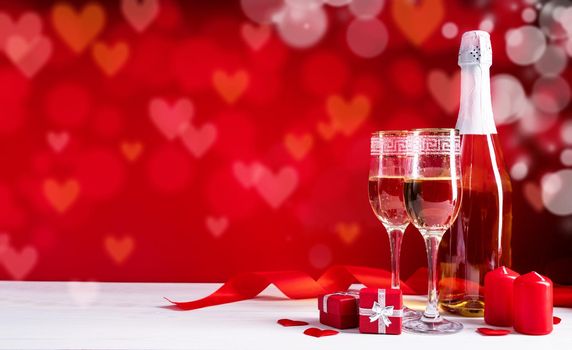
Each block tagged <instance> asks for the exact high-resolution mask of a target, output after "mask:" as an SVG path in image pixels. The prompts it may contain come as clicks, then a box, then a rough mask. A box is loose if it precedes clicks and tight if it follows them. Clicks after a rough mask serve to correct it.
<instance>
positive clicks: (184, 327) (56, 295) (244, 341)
mask: <svg viewBox="0 0 572 350" xmlns="http://www.w3.org/2000/svg"><path fill="white" fill-rule="evenodd" d="M218 286H219V285H218V284H173V283H94V282H89V283H79V282H0V348H1V349H86V348H87V349H264V350H270V349H289V350H292V349H295V350H300V349H351V350H355V349H424V350H437V349H455V348H457V349H463V350H466V349H480V350H483V349H486V350H491V349H505V350H506V349H519V350H520V349H525V348H526V349H542V350H544V349H557V348H558V349H571V348H572V309H563V308H556V309H555V312H554V314H555V315H557V316H559V317H561V318H562V323H561V324H560V325H556V326H555V329H554V332H553V333H552V334H550V335H548V336H540V337H538V336H536V337H535V336H523V335H518V334H509V335H508V336H503V337H484V336H481V335H479V334H478V333H476V332H475V329H476V328H478V327H482V326H484V323H483V321H482V319H467V318H461V319H460V320H461V321H462V322H463V324H464V325H465V329H464V331H463V332H462V333H460V334H455V335H447V336H422V335H413V334H406V333H404V334H402V335H401V336H390V335H365V334H359V333H358V331H357V330H347V331H341V333H340V334H338V335H335V336H331V337H323V338H313V337H310V336H307V335H304V334H303V333H302V332H303V331H304V329H306V328H307V327H289V328H286V327H282V326H280V325H278V324H276V321H277V320H278V319H280V318H290V319H295V320H304V321H307V322H309V323H310V326H316V327H320V328H327V327H325V326H323V325H320V323H319V322H318V320H317V315H318V312H317V309H316V301H315V300H313V299H312V300H287V299H284V297H283V296H282V295H281V293H280V292H279V291H278V290H277V289H275V288H274V287H270V288H268V289H267V290H266V291H265V292H264V293H263V296H262V297H259V298H257V299H255V300H247V301H243V302H239V303H234V304H227V305H220V306H215V307H210V308H205V309H200V310H195V311H175V310H173V309H170V308H166V307H165V306H167V302H166V301H165V300H164V299H163V298H162V297H163V296H168V297H171V298H173V299H174V300H188V299H193V298H199V297H202V296H205V295H207V294H209V293H210V292H212V291H214V290H215V289H216V288H217V287H218ZM422 303H423V298H419V297H406V304H407V305H408V306H410V307H413V308H420V307H421V305H422ZM451 318H454V317H451Z"/></svg>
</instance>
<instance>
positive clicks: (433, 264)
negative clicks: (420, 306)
mask: <svg viewBox="0 0 572 350" xmlns="http://www.w3.org/2000/svg"><path fill="white" fill-rule="evenodd" d="M441 236H442V234H441V232H427V234H426V235H425V247H426V249H427V267H428V269H429V271H428V272H429V286H428V295H427V299H428V300H427V307H426V308H425V312H424V313H423V321H425V322H436V321H439V319H440V316H439V309H438V304H437V303H438V302H439V294H438V292H437V252H438V250H439V243H440V242H441Z"/></svg>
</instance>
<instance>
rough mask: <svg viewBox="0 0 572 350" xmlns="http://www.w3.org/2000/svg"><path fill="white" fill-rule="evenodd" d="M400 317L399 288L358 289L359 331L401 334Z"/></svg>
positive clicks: (401, 308) (400, 298) (401, 303)
mask: <svg viewBox="0 0 572 350" xmlns="http://www.w3.org/2000/svg"><path fill="white" fill-rule="evenodd" d="M402 319H403V297H402V294H401V290H399V289H377V288H363V289H362V290H361V291H360V293H359V331H360V333H375V334H401V324H402Z"/></svg>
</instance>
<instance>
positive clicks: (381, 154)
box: [368, 130, 420, 318]
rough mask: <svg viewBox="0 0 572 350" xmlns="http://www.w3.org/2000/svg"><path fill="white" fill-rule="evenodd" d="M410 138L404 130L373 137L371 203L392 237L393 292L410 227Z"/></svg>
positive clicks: (410, 314) (411, 314)
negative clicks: (407, 186)
mask: <svg viewBox="0 0 572 350" xmlns="http://www.w3.org/2000/svg"><path fill="white" fill-rule="evenodd" d="M408 134H409V132H408V131H404V130H391V131H378V132H375V133H373V134H372V137H371V151H370V155H371V161H370V168H369V187H368V192H369V203H370V205H371V208H372V209H373V212H374V214H375V216H377V218H378V219H379V221H381V223H382V224H383V226H384V227H385V230H386V231H387V234H388V235H389V246H390V252H391V288H394V289H399V287H400V286H399V284H400V279H399V256H400V251H401V240H402V238H403V234H404V232H405V229H406V228H407V225H409V217H408V216H407V212H406V211H405V203H404V198H403V184H404V176H405V175H406V173H405V171H406V168H405V165H406V164H405V163H406V161H407V142H408ZM419 316H420V314H419V313H418V312H417V311H415V310H411V309H409V308H405V312H404V317H405V318H408V317H419Z"/></svg>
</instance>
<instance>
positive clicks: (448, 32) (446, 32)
mask: <svg viewBox="0 0 572 350" xmlns="http://www.w3.org/2000/svg"><path fill="white" fill-rule="evenodd" d="M441 34H443V37H445V38H447V39H453V38H454V37H456V36H457V34H459V28H458V27H457V25H456V24H455V23H453V22H447V23H445V24H443V26H442V27H441Z"/></svg>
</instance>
